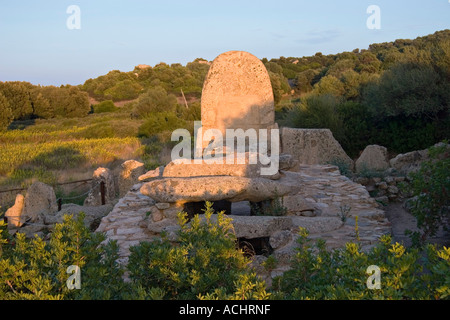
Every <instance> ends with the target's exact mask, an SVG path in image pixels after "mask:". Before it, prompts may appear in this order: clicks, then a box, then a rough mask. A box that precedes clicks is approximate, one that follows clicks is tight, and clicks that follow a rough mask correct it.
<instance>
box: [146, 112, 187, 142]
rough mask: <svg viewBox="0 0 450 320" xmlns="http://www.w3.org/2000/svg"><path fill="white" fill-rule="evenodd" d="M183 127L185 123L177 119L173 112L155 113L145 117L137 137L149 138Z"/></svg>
mask: <svg viewBox="0 0 450 320" xmlns="http://www.w3.org/2000/svg"><path fill="white" fill-rule="evenodd" d="M185 126H186V122H185V121H184V120H182V119H180V118H178V117H177V115H176V114H175V113H174V112H156V113H153V114H150V115H148V116H147V118H146V119H145V122H144V123H143V124H142V125H141V126H140V127H139V131H138V135H139V137H146V138H149V137H151V136H154V135H157V134H159V133H163V132H167V131H169V132H170V133H171V132H172V131H174V130H175V129H178V128H184V127H185ZM169 137H170V135H169Z"/></svg>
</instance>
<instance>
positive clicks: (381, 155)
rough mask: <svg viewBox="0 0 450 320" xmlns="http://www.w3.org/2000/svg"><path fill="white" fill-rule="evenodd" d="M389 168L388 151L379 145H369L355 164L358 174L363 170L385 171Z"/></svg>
mask: <svg viewBox="0 0 450 320" xmlns="http://www.w3.org/2000/svg"><path fill="white" fill-rule="evenodd" d="M388 167H389V158H388V153H387V149H386V148H385V147H382V146H378V145H369V146H367V147H366V148H365V149H364V151H363V152H362V153H361V155H360V156H359V158H358V160H356V162H355V169H356V172H361V171H362V170H375V171H384V170H386V169H387V168H388Z"/></svg>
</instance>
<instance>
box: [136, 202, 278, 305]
mask: <svg viewBox="0 0 450 320" xmlns="http://www.w3.org/2000/svg"><path fill="white" fill-rule="evenodd" d="M204 211H205V214H204V217H203V218H200V216H199V215H196V216H195V217H194V218H193V219H192V220H191V221H190V222H189V223H188V220H187V214H186V213H180V214H179V225H180V226H181V230H180V232H179V234H178V236H179V239H178V245H176V246H175V245H173V244H172V243H171V242H170V241H169V240H167V239H163V240H161V241H153V242H150V243H141V245H139V246H137V247H134V248H131V252H132V254H131V256H130V260H129V264H128V268H129V270H130V276H131V278H132V279H133V281H134V284H136V285H137V286H139V287H141V288H145V292H146V293H147V295H148V296H149V297H154V295H155V293H157V294H158V295H159V298H166V299H197V298H200V299H215V298H219V299H232V298H236V299H266V298H268V297H269V294H268V293H266V291H265V283H264V282H261V281H258V280H257V278H256V276H255V275H254V274H251V273H250V271H251V270H250V269H249V267H248V264H249V263H250V261H249V260H248V259H247V258H246V257H244V255H243V253H242V251H241V250H237V248H236V245H237V244H236V240H237V239H236V236H235V234H234V230H233V225H232V224H231V220H232V219H231V218H228V217H226V216H225V214H223V212H219V213H218V214H217V219H212V214H213V213H214V211H213V209H212V203H208V202H207V204H206V209H205V210H204Z"/></svg>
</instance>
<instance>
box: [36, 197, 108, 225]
mask: <svg viewBox="0 0 450 320" xmlns="http://www.w3.org/2000/svg"><path fill="white" fill-rule="evenodd" d="M112 209H113V206H112V204H106V205H103V206H96V207H92V206H88V207H85V206H79V205H77V204H73V203H69V204H64V205H62V208H61V211H59V212H58V213H56V214H55V215H51V216H46V217H44V222H45V224H47V225H52V224H56V223H62V222H63V221H64V216H65V215H69V216H72V217H73V218H74V219H77V218H78V217H79V215H80V214H81V213H82V212H83V213H84V214H85V217H84V224H85V225H86V227H88V228H90V229H93V228H94V227H95V226H96V225H98V224H99V223H100V219H101V218H103V217H104V216H106V215H107V214H108V213H109V212H111V210H112ZM95 229H96V228H95Z"/></svg>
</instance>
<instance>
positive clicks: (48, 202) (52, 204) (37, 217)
mask: <svg viewBox="0 0 450 320" xmlns="http://www.w3.org/2000/svg"><path fill="white" fill-rule="evenodd" d="M57 211H58V205H57V203H56V195H55V191H54V190H53V188H52V187H51V186H49V185H46V184H45V183H42V182H39V181H37V182H35V183H33V184H32V185H31V186H30V187H29V188H28V190H27V195H26V196H25V201H24V210H23V213H22V220H21V221H22V222H25V221H26V220H28V219H31V222H37V221H42V218H43V217H44V216H45V215H47V214H54V213H56V212H57Z"/></svg>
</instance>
